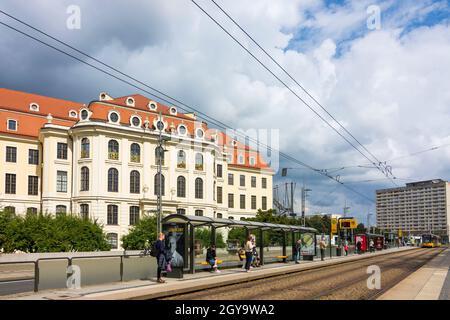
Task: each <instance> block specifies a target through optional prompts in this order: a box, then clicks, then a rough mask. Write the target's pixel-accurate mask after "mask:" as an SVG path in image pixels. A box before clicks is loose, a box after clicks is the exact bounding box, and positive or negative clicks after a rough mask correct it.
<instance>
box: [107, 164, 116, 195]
mask: <svg viewBox="0 0 450 320" xmlns="http://www.w3.org/2000/svg"><path fill="white" fill-rule="evenodd" d="M108 192H119V171H118V170H117V169H116V168H111V169H109V170H108Z"/></svg>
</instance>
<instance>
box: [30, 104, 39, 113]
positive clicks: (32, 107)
mask: <svg viewBox="0 0 450 320" xmlns="http://www.w3.org/2000/svg"><path fill="white" fill-rule="evenodd" d="M30 111H34V112H38V111H39V105H38V104H37V103H31V104H30Z"/></svg>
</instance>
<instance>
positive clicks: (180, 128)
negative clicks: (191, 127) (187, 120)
mask: <svg viewBox="0 0 450 320" xmlns="http://www.w3.org/2000/svg"><path fill="white" fill-rule="evenodd" d="M178 134H179V135H180V136H185V135H186V134H187V128H186V126H185V125H184V124H180V125H179V126H178Z"/></svg>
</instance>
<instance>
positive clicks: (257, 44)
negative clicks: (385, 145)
mask: <svg viewBox="0 0 450 320" xmlns="http://www.w3.org/2000/svg"><path fill="white" fill-rule="evenodd" d="M211 2H212V3H214V4H215V5H216V7H217V8H219V10H220V11H222V12H223V13H224V14H225V15H226V16H227V17H228V18H229V19H230V20H231V21H232V22H233V23H234V24H235V25H236V26H237V27H238V28H239V29H240V30H241V31H242V32H243V33H244V34H245V35H246V36H247V37H248V38H250V40H251V41H252V42H253V43H254V44H255V45H256V46H257V47H258V48H259V49H261V51H262V52H264V54H265V55H266V56H267V57H268V58H269V59H270V60H272V61H273V62H274V63H275V64H276V65H277V66H278V67H279V68H280V69H281V70H282V71H283V72H284V73H285V74H286V75H287V76H288V77H289V78H290V79H291V80H292V81H294V83H295V84H296V85H298V86H299V87H300V88H301V89H302V90H303V92H305V93H306V94H307V95H308V96H309V97H310V98H311V99H312V100H313V101H314V102H315V103H316V104H317V105H318V106H319V107H320V108H321V109H322V110H323V111H325V112H326V114H328V115H329V116H330V117H331V118H332V119H333V120H334V121H335V122H336V123H337V124H338V125H339V126H340V127H341V128H342V129H343V130H344V131H345V132H346V133H347V134H348V135H349V136H350V137H352V138H353V139H354V140H355V141H356V142H357V143H358V144H359V145H360V146H361V147H362V148H363V149H364V150H366V151H367V152H368V153H369V154H370V155H371V156H372V157H373V158H374V159H375V160H376V161H377V162H378V163H379V164H380V163H381V161H380V160H378V158H377V157H376V156H375V155H374V154H373V153H372V152H370V151H369V150H368V149H367V148H366V147H365V146H364V145H363V144H362V143H361V142H360V141H359V140H358V139H357V138H356V137H355V136H354V135H353V134H352V133H351V132H350V131H348V130H347V128H345V126H343V125H342V124H341V123H340V122H339V121H338V120H337V119H336V118H335V117H334V116H333V115H332V114H331V113H330V112H329V111H328V110H327V109H326V108H325V107H324V106H323V105H322V104H321V103H320V102H319V101H318V100H317V99H316V98H315V97H314V96H313V95H311V94H310V93H309V91H308V90H306V89H305V87H304V86H302V85H301V84H300V83H299V82H298V81H297V80H296V79H295V78H294V77H293V76H292V75H291V74H290V73H289V72H287V71H286V69H285V68H284V67H283V66H281V64H280V63H279V62H278V61H277V60H276V59H275V58H274V57H273V56H272V55H271V54H269V53H268V52H267V50H266V49H264V48H263V47H262V46H261V45H260V44H259V43H258V42H257V41H256V40H255V39H254V37H252V36H251V35H250V34H249V33H248V32H247V31H246V30H245V29H244V28H243V27H242V26H241V25H240V24H239V23H238V22H236V20H235V19H234V18H233V17H232V16H231V15H230V14H229V13H228V12H227V11H225V10H224V9H223V8H222V7H221V6H220V5H219V4H218V3H217V2H216V1H214V0H211ZM372 164H375V163H372Z"/></svg>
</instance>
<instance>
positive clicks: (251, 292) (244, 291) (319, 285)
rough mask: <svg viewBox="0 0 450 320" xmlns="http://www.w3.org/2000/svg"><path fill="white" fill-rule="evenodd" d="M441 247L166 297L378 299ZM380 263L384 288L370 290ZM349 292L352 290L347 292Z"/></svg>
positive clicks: (437, 252) (376, 257)
mask: <svg viewBox="0 0 450 320" xmlns="http://www.w3.org/2000/svg"><path fill="white" fill-rule="evenodd" d="M441 251H442V250H439V249H433V250H430V249H416V250H412V251H407V252H399V253H393V254H389V255H385V256H378V255H377V256H373V257H368V258H365V259H362V260H357V261H349V262H348V263H347V262H346V263H342V264H339V265H331V266H321V267H319V268H314V269H310V270H299V271H296V272H293V273H290V274H287V275H278V276H272V277H269V278H264V279H259V280H253V281H248V282H244V283H239V284H232V285H227V286H223V287H219V288H213V289H207V290H202V291H197V292H192V293H186V294H181V295H174V296H170V297H166V298H165V299H170V300H172V299H174V300H177V299H193V300H202V299H206V300H214V299H248V300H252V299H258V300H259V299H308V300H310V299H341V298H342V299H355V298H356V299H374V298H376V297H378V296H379V295H380V294H382V293H384V292H385V291H387V290H388V289H389V288H391V287H392V286H393V285H395V284H396V283H398V282H399V281H401V280H402V279H404V278H405V277H406V276H408V275H409V274H410V273H412V272H414V271H415V270H417V269H418V268H420V267H421V266H422V265H424V264H425V263H426V262H427V261H429V260H430V259H432V258H433V257H434V256H435V255H437V254H439V253H440V252H441ZM370 265H378V266H379V267H380V269H381V272H382V278H381V279H382V289H381V290H369V289H368V288H367V285H366V281H367V278H368V277H369V274H367V273H366V271H367V267H368V266H370ZM346 293H348V294H346Z"/></svg>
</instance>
